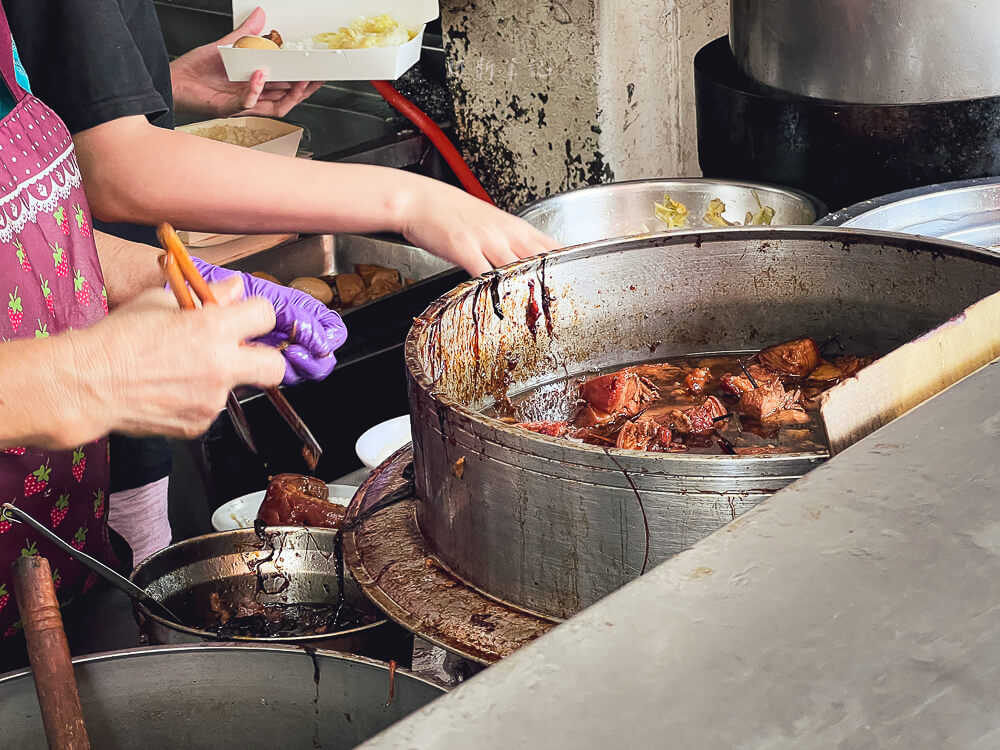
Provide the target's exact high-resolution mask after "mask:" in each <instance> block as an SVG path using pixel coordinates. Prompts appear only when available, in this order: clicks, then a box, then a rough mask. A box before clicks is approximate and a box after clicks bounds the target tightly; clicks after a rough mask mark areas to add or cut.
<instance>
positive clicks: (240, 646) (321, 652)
mask: <svg viewBox="0 0 1000 750" xmlns="http://www.w3.org/2000/svg"><path fill="white" fill-rule="evenodd" d="M205 651H241V652H249V653H253V654H261V653H272V654H303V655H305V656H306V657H310V656H312V654H316V655H318V656H323V657H327V658H333V659H338V660H341V661H345V662H352V663H354V664H357V665H359V666H364V667H374V668H376V669H378V670H379V671H384V672H388V671H389V665H388V664H387V663H386V662H384V661H379V660H378V659H370V658H368V657H366V656H358V655H357V654H348V653H344V652H342V651H331V650H329V649H322V648H311V647H309V646H291V645H282V644H260V645H254V644H250V643H226V642H222V641H220V642H218V643H180V644H172V645H165V646H137V647H135V648H126V649H120V650H116V651H102V652H100V653H97V654H86V655H85V656H76V657H74V658H73V664H94V663H101V662H112V661H121V660H124V659H132V658H140V657H143V656H160V655H168V654H180V653H204V652H205ZM396 674H397V675H400V674H402V675H405V676H407V677H409V678H410V679H413V680H416V681H417V682H422V683H424V684H426V685H429V686H431V687H434V688H437V689H438V690H441V689H442V688H441V686H440V685H438V684H437V683H436V682H433V681H432V680H429V679H427V678H426V677H421V676H420V675H417V674H414V673H413V672H411V671H410V670H408V669H404V668H402V667H397V669H396ZM30 675H31V669H30V668H28V669H19V670H17V671H15V672H8V673H7V674H3V675H0V685H3V684H4V683H7V682H12V681H14V680H18V679H21V678H23V677H26V676H30Z"/></svg>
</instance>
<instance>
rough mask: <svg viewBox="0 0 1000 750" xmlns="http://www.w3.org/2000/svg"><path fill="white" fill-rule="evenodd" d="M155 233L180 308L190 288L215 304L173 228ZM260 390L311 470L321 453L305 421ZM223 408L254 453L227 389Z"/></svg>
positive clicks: (277, 394)
mask: <svg viewBox="0 0 1000 750" xmlns="http://www.w3.org/2000/svg"><path fill="white" fill-rule="evenodd" d="M156 233H157V236H158V237H159V238H160V244H161V245H163V249H164V250H166V251H167V252H166V255H164V256H162V257H161V258H160V266H161V268H163V273H164V275H165V276H166V279H167V283H168V284H169V285H170V289H171V290H172V291H173V293H174V297H176V298H177V303H178V304H179V305H180V306H181V308H182V309H184V310H194V309H195V307H196V306H195V303H194V300H193V299H192V297H191V291H192V290H193V291H194V293H195V294H196V295H197V296H198V299H199V300H200V301H201V303H202V305H216V304H218V301H217V300H216V299H215V295H213V294H212V290H211V289H209V287H208V282H206V281H205V279H204V277H202V275H201V274H200V273H199V272H198V268H197V267H196V266H195V265H194V261H192V260H191V256H190V255H189V254H188V251H187V248H185V247H184V243H183V242H181V240H180V237H178V236H177V232H175V231H174V228H173V227H172V226H170V225H169V224H166V223H164V224H160V225H159V226H158V227H157V229H156ZM189 285H190V287H191V289H190V290H189V289H188V286H189ZM264 393H265V394H266V395H267V397H268V399H269V400H270V401H271V403H272V404H273V405H274V407H275V409H277V410H278V413H279V414H280V415H281V418H282V419H284V420H285V422H286V423H287V424H288V426H289V427H290V428H291V429H292V432H294V433H295V435H296V436H297V437H298V438H299V439H300V440H301V441H302V458H303V459H305V462H306V464H307V465H308V466H309V469H310V470H314V469H315V468H316V464H318V463H319V457H320V456H321V455H322V454H323V449H322V448H321V447H320V445H319V442H317V440H316V438H315V437H314V436H313V434H312V432H311V431H310V430H309V428H308V427H306V424H305V422H303V421H302V418H301V417H300V416H299V415H298V414H297V413H296V412H295V409H293V408H292V405H291V404H290V403H288V399H286V398H285V396H284V394H282V392H281V391H279V390H278V389H277V388H265V389H264ZM226 410H227V411H228V412H229V416H230V418H231V419H232V421H233V426H234V427H235V428H236V433H237V435H239V437H240V440H241V441H242V442H243V444H244V445H245V446H246V447H247V449H248V450H249V451H250V452H251V453H254V454H257V452H258V451H257V446H256V445H255V444H254V441H253V438H252V437H251V435H250V425H249V423H248V422H247V418H246V414H245V413H244V412H243V407H242V406H240V402H239V399H237V398H236V395H235V394H234V393H233V392H232V391H230V392H229V396H228V397H227V399H226Z"/></svg>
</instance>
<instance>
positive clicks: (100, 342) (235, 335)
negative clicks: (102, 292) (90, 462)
mask: <svg viewBox="0 0 1000 750" xmlns="http://www.w3.org/2000/svg"><path fill="white" fill-rule="evenodd" d="M235 281H236V282H240V280H239V279H238V278H237V279H236V280H235ZM212 287H213V291H214V292H215V294H216V296H217V298H218V299H219V303H220V306H218V307H207V308H203V309H200V310H189V311H182V310H179V309H177V305H176V303H175V302H174V299H173V297H172V295H171V294H170V292H168V291H165V290H159V289H158V290H152V291H149V292H146V293H144V294H142V295H140V296H139V297H137V298H136V299H135V300H134V301H133V302H131V303H129V304H127V305H124V306H123V307H121V308H120V309H119V310H117V311H116V312H113V313H112V314H111V315H110V316H108V318H107V319H105V320H104V321H102V322H100V323H98V324H97V325H95V326H94V327H92V328H89V329H87V330H85V331H81V332H79V333H78V338H77V347H76V349H77V352H78V353H79V354H80V355H81V356H86V357H99V358H101V359H103V360H104V362H105V367H106V372H105V377H106V385H107V387H106V388H102V392H103V393H105V394H106V397H107V401H108V403H106V404H105V405H104V416H105V418H106V419H107V420H108V424H106V425H105V427H106V430H105V431H112V430H114V431H118V432H127V433H130V434H136V435H150V434H157V435H167V436H170V437H183V438H193V437H196V436H198V435H201V434H202V433H204V432H205V431H206V430H207V429H208V428H209V426H210V425H211V424H212V422H213V420H214V419H215V418H216V417H217V416H218V414H219V412H220V411H222V409H223V408H224V406H225V402H226V396H227V394H228V393H229V391H230V390H232V389H233V388H234V387H235V386H237V385H256V386H260V387H269V386H274V385H277V384H278V383H280V382H281V378H282V377H283V376H284V374H285V361H284V359H283V358H282V356H281V354H280V353H279V352H278V350H277V349H274V348H271V347H266V346H252V345H244V344H243V342H244V341H246V340H248V339H252V338H255V337H257V336H262V335H264V334H266V333H269V332H270V331H271V329H273V328H274V308H272V307H271V305H270V303H268V302H267V301H265V300H261V299H248V300H245V301H242V302H235V301H234V300H238V299H239V297H240V295H241V294H242V291H243V290H242V283H241V282H240V283H234V282H223V283H221V284H214V285H212ZM230 303H232V304H230Z"/></svg>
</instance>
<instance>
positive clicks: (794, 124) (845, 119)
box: [694, 37, 1000, 208]
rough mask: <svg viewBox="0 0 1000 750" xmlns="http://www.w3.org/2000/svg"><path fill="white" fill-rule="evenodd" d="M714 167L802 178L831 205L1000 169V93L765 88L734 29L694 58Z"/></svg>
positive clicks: (700, 113) (800, 182)
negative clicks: (850, 99) (927, 99)
mask: <svg viewBox="0 0 1000 750" xmlns="http://www.w3.org/2000/svg"><path fill="white" fill-rule="evenodd" d="M694 67H695V95H696V101H697V117H698V161H699V164H700V165H701V169H702V171H703V172H704V175H705V177H714V178H722V179H741V180H758V181H763V182H770V183H775V184H779V185H787V186H789V187H794V188H798V189H799V190H803V191H805V192H808V193H811V194H812V195H815V196H816V197H817V198H819V199H820V200H822V201H823V202H824V203H826V204H827V205H828V206H830V207H838V208H839V207H841V206H847V205H850V204H852V203H856V202H858V201H861V200H865V199H867V198H871V197H874V196H877V195H882V194H885V193H892V192H895V191H897V190H903V189H906V188H912V187H918V186H922V185H930V184H933V183H937V182H950V181H952V180H962V179H967V178H971V177H985V176H991V175H1000V97H987V98H983V99H969V100H964V101H951V102H938V103H929V104H905V105H878V104H845V103H841V102H831V101H826V100H821V99H807V98H804V97H797V96H794V95H791V94H786V93H783V92H779V91H775V90H773V89H766V88H764V87H763V86H760V85H759V84H756V83H755V82H754V81H752V80H750V79H749V78H747V77H746V76H745V75H744V74H743V73H741V72H740V71H739V69H738V68H737V65H736V60H735V58H734V57H733V54H732V51H731V49H730V47H729V41H728V38H727V37H721V38H719V39H716V40H715V41H713V42H710V43H709V44H707V45H706V46H705V47H703V48H702V49H701V50H700V51H699V52H698V54H697V55H696V56H695V60H694Z"/></svg>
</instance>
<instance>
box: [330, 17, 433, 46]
mask: <svg viewBox="0 0 1000 750" xmlns="http://www.w3.org/2000/svg"><path fill="white" fill-rule="evenodd" d="M414 36H415V34H414V33H413V32H411V31H408V30H407V29H404V28H403V27H402V26H400V25H399V21H397V20H396V19H395V18H393V17H392V16H390V15H387V14H383V15H381V16H361V17H360V18H355V19H354V20H353V21H351V23H350V25H349V26H342V27H341V28H340V30H339V31H336V32H329V33H325V34H317V35H316V36H314V37H313V41H314V42H315V43H316V44H317V45H319V46H323V45H325V46H326V47H327V48H329V49H369V48H372V47H397V46H399V45H401V44H406V43H407V42H408V41H410V40H411V39H412V38H413V37H414Z"/></svg>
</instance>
